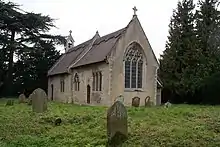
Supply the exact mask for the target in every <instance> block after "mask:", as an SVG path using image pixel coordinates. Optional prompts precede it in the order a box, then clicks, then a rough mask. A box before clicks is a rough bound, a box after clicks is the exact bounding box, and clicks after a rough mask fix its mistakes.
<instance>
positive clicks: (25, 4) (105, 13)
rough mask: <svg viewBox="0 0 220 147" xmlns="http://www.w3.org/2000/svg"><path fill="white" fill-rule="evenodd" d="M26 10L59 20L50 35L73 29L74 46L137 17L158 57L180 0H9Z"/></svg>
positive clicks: (106, 32) (119, 27)
mask: <svg viewBox="0 0 220 147" xmlns="http://www.w3.org/2000/svg"><path fill="white" fill-rule="evenodd" d="M10 1H12V2H15V3H17V4H21V5H22V8H23V9H24V10H26V11H31V12H37V13H42V14H44V15H49V16H50V17H52V18H55V19H57V20H56V21H55V25H56V26H57V27H58V29H53V30H51V33H54V34H60V35H68V34H69V30H72V36H73V38H74V40H75V45H77V44H80V43H82V42H84V41H86V40H88V39H90V38H91V37H93V36H94V35H95V32H96V31H97V30H98V31H99V34H100V35H101V36H103V35H106V34H108V33H111V32H113V31H116V30H118V29H121V28H123V27H125V26H126V25H127V24H128V23H129V21H130V20H131V18H132V15H133V10H132V8H133V7H134V6H136V7H137V9H138V11H137V16H138V18H139V20H140V22H141V24H142V27H143V29H144V31H145V34H146V35H147V37H148V39H149V41H150V44H151V46H152V48H153V50H154V52H155V54H156V56H157V58H158V57H159V55H160V54H161V53H162V51H163V50H164V47H165V42H166V40H167V35H168V25H169V22H170V17H171V16H172V11H173V9H175V8H176V6H177V2H178V0H10Z"/></svg>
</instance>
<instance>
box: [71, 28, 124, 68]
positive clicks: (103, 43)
mask: <svg viewBox="0 0 220 147" xmlns="http://www.w3.org/2000/svg"><path fill="white" fill-rule="evenodd" d="M125 30H126V29H125V28H123V29H120V30H118V31H116V32H113V33H111V34H108V35H105V36H103V37H100V38H98V39H96V41H95V42H94V43H93V44H92V47H91V49H90V50H89V51H88V52H87V54H85V55H84V56H83V58H82V59H81V60H79V61H78V62H76V63H75V64H74V65H72V67H71V68H74V67H78V66H82V65H88V64H92V63H97V62H101V61H104V60H105V57H106V56H107V55H108V53H109V52H110V51H111V49H112V48H113V47H114V45H115V44H116V42H117V41H118V39H119V38H120V37H121V35H122V34H123V32H124V31H125Z"/></svg>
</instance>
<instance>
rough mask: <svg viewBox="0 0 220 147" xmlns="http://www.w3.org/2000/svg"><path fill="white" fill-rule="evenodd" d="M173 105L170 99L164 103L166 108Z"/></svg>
mask: <svg viewBox="0 0 220 147" xmlns="http://www.w3.org/2000/svg"><path fill="white" fill-rule="evenodd" d="M171 105H172V104H171V103H170V102H169V101H168V102H166V103H165V104H164V107H165V108H169V107H171Z"/></svg>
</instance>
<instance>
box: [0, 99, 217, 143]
mask: <svg viewBox="0 0 220 147" xmlns="http://www.w3.org/2000/svg"><path fill="white" fill-rule="evenodd" d="M5 103H6V101H5V100H0V147H24V146H25V147H63V146H66V147H90V146H92V147H93V146H94V147H104V146H105V145H106V141H107V140H106V138H107V137H106V112H107V107H94V106H91V107H89V106H77V105H73V104H61V103H52V102H50V103H49V104H48V111H47V112H46V113H43V114H36V113H33V112H32V109H31V106H28V105H26V104H18V103H17V102H15V105H14V106H5ZM127 110H128V116H129V117H128V123H129V124H128V126H129V139H128V140H127V141H126V142H125V143H124V144H123V146H126V147H127V146H129V147H144V146H145V147H148V146H149V147H156V146H158V147H162V146H166V147H171V146H175V147H177V146H178V147H184V146H187V147H218V146H220V106H195V105H193V106H189V105H173V106H172V107H171V108H168V109H166V108H163V107H151V108H144V107H140V108H127ZM57 117H60V118H61V119H62V121H63V122H62V124H61V125H60V126H55V125H54V123H53V121H54V120H55V118H57Z"/></svg>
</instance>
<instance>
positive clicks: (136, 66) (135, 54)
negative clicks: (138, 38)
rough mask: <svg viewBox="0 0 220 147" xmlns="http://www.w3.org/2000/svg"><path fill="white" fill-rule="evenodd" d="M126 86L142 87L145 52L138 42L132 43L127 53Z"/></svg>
mask: <svg viewBox="0 0 220 147" xmlns="http://www.w3.org/2000/svg"><path fill="white" fill-rule="evenodd" d="M124 65H125V67H124V70H125V88H134V89H137V88H142V79H143V74H142V73H143V53H142V48H141V46H140V45H139V44H137V43H132V44H131V45H130V46H129V47H128V49H127V52H126V54H125V58H124Z"/></svg>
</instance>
